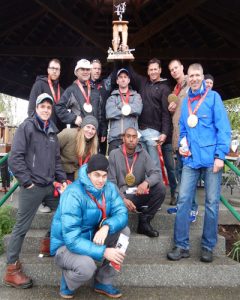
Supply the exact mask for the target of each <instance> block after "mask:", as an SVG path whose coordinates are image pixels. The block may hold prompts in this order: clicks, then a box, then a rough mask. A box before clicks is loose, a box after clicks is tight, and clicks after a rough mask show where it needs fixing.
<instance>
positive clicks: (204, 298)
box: [0, 286, 240, 300]
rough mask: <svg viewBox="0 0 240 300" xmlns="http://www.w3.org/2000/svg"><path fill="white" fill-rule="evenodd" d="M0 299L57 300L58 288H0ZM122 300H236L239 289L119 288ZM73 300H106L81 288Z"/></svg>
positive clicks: (90, 290) (88, 289)
mask: <svg viewBox="0 0 240 300" xmlns="http://www.w3.org/2000/svg"><path fill="white" fill-rule="evenodd" d="M0 291H1V299H4V300H16V299H18V300H32V299H34V300H46V299H47V300H59V299H60V297H59V287H56V286H54V287H53V286H52V287H49V286H45V287H44V288H42V287H38V286H34V287H33V288H31V289H27V290H20V289H13V288H9V287H4V286H1V287H0ZM121 292H122V294H123V296H122V297H121V299H122V300H127V299H128V300H129V299H131V300H146V299H147V300H159V299H161V300H169V299H170V300H179V299H181V300H192V299H195V300H210V299H212V300H213V299H217V300H226V299H228V300H236V299H238V298H239V294H240V287H230V288H229V287H220V286H219V287H215V288H214V287H204V289H203V288H202V287H191V288H189V287H170V288H169V287H151V288H143V287H121ZM75 295H76V297H75V299H82V300H83V299H84V300H87V299H91V300H99V299H107V298H106V297H104V296H99V294H97V293H95V292H94V291H93V288H91V287H81V288H79V289H78V290H77V292H76V294H75Z"/></svg>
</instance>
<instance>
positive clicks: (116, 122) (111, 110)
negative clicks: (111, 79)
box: [106, 90, 143, 142]
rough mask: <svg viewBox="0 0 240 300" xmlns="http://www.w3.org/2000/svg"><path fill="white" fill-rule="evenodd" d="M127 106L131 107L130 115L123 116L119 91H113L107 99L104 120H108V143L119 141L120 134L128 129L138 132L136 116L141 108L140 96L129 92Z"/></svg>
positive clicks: (131, 91)
mask: <svg viewBox="0 0 240 300" xmlns="http://www.w3.org/2000/svg"><path fill="white" fill-rule="evenodd" d="M128 104H129V105H130V106H131V114H130V115H128V116H124V115H123V114H122V111H121V109H122V106H123V104H122V100H121V96H120V93H119V90H114V91H113V92H112V94H111V96H110V97H109V98H108V99H107V104H106V118H107V119H108V120H110V130H109V137H108V142H111V141H113V140H116V139H121V137H122V134H123V133H124V131H125V130H126V129H127V128H129V127H133V128H135V129H136V130H138V116H139V115H140V114H141V112H142V107H143V104H142V98H141V96H140V95H139V94H138V93H137V92H136V91H133V90H130V97H129V103H128Z"/></svg>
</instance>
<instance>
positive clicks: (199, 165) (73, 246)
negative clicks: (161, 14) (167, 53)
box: [3, 58, 231, 298]
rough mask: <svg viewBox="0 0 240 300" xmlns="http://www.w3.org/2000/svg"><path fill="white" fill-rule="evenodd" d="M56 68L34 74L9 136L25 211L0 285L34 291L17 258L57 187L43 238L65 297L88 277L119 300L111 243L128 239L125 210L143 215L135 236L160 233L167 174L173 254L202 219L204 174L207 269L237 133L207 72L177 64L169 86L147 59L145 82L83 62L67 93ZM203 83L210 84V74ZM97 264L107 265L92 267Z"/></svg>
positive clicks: (119, 259) (117, 254) (180, 253)
mask: <svg viewBox="0 0 240 300" xmlns="http://www.w3.org/2000/svg"><path fill="white" fill-rule="evenodd" d="M60 71H61V64H60V61H59V60H57V59H53V60H51V61H50V62H49V65H48V76H39V77H37V80H36V82H35V84H34V85H33V88H32V90H31V94H30V98H29V110H28V113H29V118H27V119H26V120H25V121H24V122H23V123H22V124H21V125H20V126H19V128H18V130H17V132H16V134H15V137H14V141H13V145H12V151H11V155H10V157H9V166H10V168H11V170H12V172H13V174H14V175H15V177H16V178H17V179H18V181H19V184H20V191H19V207H18V214H17V221H16V225H15V227H14V229H13V232H12V235H11V239H10V241H9V245H8V249H7V268H6V273H5V276H4V278H3V282H4V284H5V285H9V286H14V287H17V288H28V287H31V286H32V284H33V283H32V279H31V278H30V277H28V276H27V275H25V274H24V273H23V271H22V267H21V263H20V261H19V255H20V252H21V247H22V244H23V241H24V237H25V235H26V233H27V231H28V230H29V228H30V226H31V223H32V220H33V218H34V216H35V214H36V212H37V210H38V207H39V206H40V205H45V206H46V203H48V202H50V201H48V202H47V201H46V199H49V197H50V199H52V195H53V191H54V186H55V189H56V190H57V192H59V194H61V196H60V201H59V204H57V210H56V213H55V214H54V217H53V220H52V225H51V229H50V231H49V233H48V239H47V241H48V242H49V236H50V254H51V255H53V256H55V262H56V264H57V265H58V266H59V267H60V268H61V270H62V278H61V282H60V295H61V297H63V298H72V297H73V296H74V292H75V291H76V289H77V288H79V287H80V286H81V285H82V284H84V283H85V282H86V281H88V280H89V279H91V278H92V277H94V290H95V291H96V292H98V293H101V294H104V295H106V296H109V297H112V298H118V297H121V292H120V291H119V290H118V289H117V288H115V287H114V286H113V280H114V276H115V275H116V274H117V271H116V269H115V268H114V267H113V264H117V265H121V264H122V263H123V261H124V257H125V254H124V253H123V252H122V251H121V250H120V249H118V248H117V247H115V246H116V243H117V241H118V238H119V236H120V234H124V235H125V236H126V237H129V235H130V230H129V228H128V227H127V224H128V212H132V213H138V216H139V221H138V227H137V233H139V234H144V235H146V236H148V237H151V238H154V237H158V236H159V232H158V230H157V229H156V228H153V227H152V225H151V220H152V219H153V218H154V216H155V214H156V213H157V211H158V210H159V209H160V207H161V205H162V203H163V201H164V199H165V194H166V188H165V184H166V182H167V178H166V173H165V167H166V170H167V177H168V181H169V186H170V192H171V201H170V204H171V205H174V206H175V205H176V207H173V209H174V212H175V213H176V219H175V227H174V243H175V246H174V248H173V249H172V250H171V251H170V252H169V253H168V254H167V257H168V259H170V260H179V259H182V258H187V257H189V256H190V253H189V227H190V222H191V220H193V219H191V218H194V217H195V218H196V214H197V208H196V205H197V201H196V188H197V182H198V179H199V178H203V180H204V187H205V190H206V199H205V216H204V226H203V234H202V242H201V247H202V249H201V256H200V259H201V261H203V262H211V261H212V260H213V249H214V247H215V245H216V243H217V223H218V205H219V197H220V185H221V170H222V168H223V164H224V158H225V155H226V154H227V153H228V151H229V145H230V134H231V130H230V125H229V121H228V117H227V113H226V111H225V109H224V106H223V103H222V100H221V97H220V95H219V94H218V93H217V92H215V91H213V90H212V86H209V87H207V85H206V83H207V80H204V73H203V68H202V66H201V65H200V64H192V65H190V66H189V68H188V73H187V75H185V74H184V69H183V65H182V63H181V62H180V60H178V59H174V60H172V61H171V62H170V63H169V71H170V74H171V76H172V77H173V78H174V80H175V81H176V86H175V87H174V89H173V91H172V90H171V89H170V87H169V85H168V82H167V80H166V79H163V78H161V71H162V69H161V62H160V61H159V60H158V59H156V58H153V59H151V60H150V61H149V63H148V67H147V75H148V76H146V77H145V76H142V75H139V74H137V73H136V72H135V71H134V69H133V68H132V66H131V65H129V64H126V65H124V66H121V68H116V67H115V68H114V70H113V71H112V73H111V74H110V75H109V76H108V77H107V78H105V79H102V80H101V78H100V76H101V63H100V61H99V60H97V59H95V60H93V61H92V62H90V61H88V60H86V59H81V60H79V61H78V62H77V64H76V67H75V69H74V74H75V76H76V77H77V79H76V80H75V81H74V82H73V84H72V85H70V86H69V87H68V88H67V89H66V90H65V91H63V89H62V88H61V86H60V83H59V76H60ZM206 78H207V77H205V79H206ZM208 79H210V80H212V83H213V77H211V76H210V78H208ZM114 85H115V86H116V88H115V89H114ZM107 149H108V156H109V158H108V159H107V158H106V156H105V155H106V152H107ZM173 152H175V154H176V158H177V160H176V164H175V162H174V158H173ZM175 165H176V166H175ZM56 182H57V183H56ZM164 183H165V184H164ZM53 184H54V186H53ZM177 186H179V191H178V195H177V196H176V189H177ZM193 212H195V215H194V213H193ZM45 246H46V245H45ZM47 246H48V247H49V245H47ZM48 251H49V249H47V250H44V251H43V253H44V252H46V254H47V252H48ZM95 261H102V264H101V265H100V266H99V267H97V266H96V264H95Z"/></svg>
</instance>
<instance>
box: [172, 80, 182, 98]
mask: <svg viewBox="0 0 240 300" xmlns="http://www.w3.org/2000/svg"><path fill="white" fill-rule="evenodd" d="M180 92H181V84H180V83H178V84H176V85H175V88H174V91H173V93H174V94H175V95H176V96H178V95H179V93H180Z"/></svg>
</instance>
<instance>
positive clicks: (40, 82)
mask: <svg viewBox="0 0 240 300" xmlns="http://www.w3.org/2000/svg"><path fill="white" fill-rule="evenodd" d="M52 83H53V88H54V91H55V93H56V95H57V90H58V80H55V81H53V82H52ZM63 92H64V89H63V88H61V87H60V95H62V94H63ZM42 93H47V94H49V95H51V96H52V97H53V94H52V92H51V89H50V87H49V84H48V77H47V76H44V75H40V76H37V78H36V81H35V83H34V85H33V86H32V89H31V93H30V96H29V104H28V116H29V117H32V116H33V115H34V113H35V108H36V100H37V97H38V96H39V95H40V94H42ZM51 120H52V121H53V123H54V124H55V125H56V126H57V128H58V130H59V131H61V130H63V129H64V128H65V127H66V125H65V124H64V123H62V122H61V121H60V119H59V118H58V117H57V115H56V112H55V104H54V106H53V111H52V115H51Z"/></svg>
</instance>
